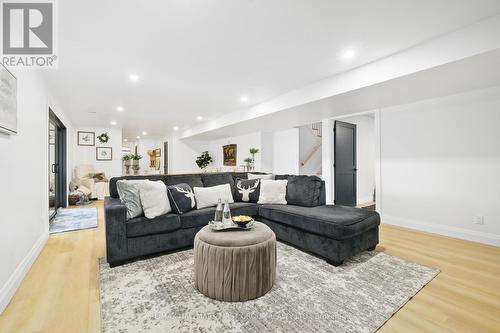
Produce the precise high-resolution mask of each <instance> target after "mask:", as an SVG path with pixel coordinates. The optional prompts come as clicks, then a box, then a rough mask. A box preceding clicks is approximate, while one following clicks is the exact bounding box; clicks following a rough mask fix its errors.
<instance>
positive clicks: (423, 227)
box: [381, 215, 500, 246]
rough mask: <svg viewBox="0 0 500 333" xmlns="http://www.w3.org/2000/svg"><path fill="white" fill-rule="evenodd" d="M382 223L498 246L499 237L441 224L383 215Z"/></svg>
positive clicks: (499, 242)
mask: <svg viewBox="0 0 500 333" xmlns="http://www.w3.org/2000/svg"><path fill="white" fill-rule="evenodd" d="M381 219H382V223H385V224H391V225H396V226H399V227H405V228H410V229H416V230H420V231H425V232H430V233H434V234H439V235H443V236H448V237H453V238H460V239H464V240H468V241H473V242H478V243H482V244H487V245H493V246H500V235H495V234H488V233H486V232H481V231H476V230H470V229H464V228H458V227H452V226H447V225H442V224H435V223H429V222H423V221H417V220H410V219H405V218H401V217H397V216H390V215H383V216H382V218H381Z"/></svg>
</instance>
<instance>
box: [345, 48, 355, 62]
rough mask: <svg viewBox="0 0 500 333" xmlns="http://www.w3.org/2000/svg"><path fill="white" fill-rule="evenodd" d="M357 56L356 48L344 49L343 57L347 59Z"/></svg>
mask: <svg viewBox="0 0 500 333" xmlns="http://www.w3.org/2000/svg"><path fill="white" fill-rule="evenodd" d="M355 57H356V51H355V50H354V49H346V50H344V51H342V58H344V59H345V60H349V59H353V58H355Z"/></svg>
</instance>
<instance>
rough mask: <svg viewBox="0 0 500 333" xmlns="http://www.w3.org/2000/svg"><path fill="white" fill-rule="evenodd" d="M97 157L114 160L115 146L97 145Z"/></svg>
mask: <svg viewBox="0 0 500 333" xmlns="http://www.w3.org/2000/svg"><path fill="white" fill-rule="evenodd" d="M95 159H96V160H97V161H112V160H113V148H111V147H96V148H95Z"/></svg>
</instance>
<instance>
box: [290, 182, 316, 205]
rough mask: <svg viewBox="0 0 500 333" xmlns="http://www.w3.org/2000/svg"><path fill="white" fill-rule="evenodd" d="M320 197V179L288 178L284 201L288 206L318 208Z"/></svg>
mask: <svg viewBox="0 0 500 333" xmlns="http://www.w3.org/2000/svg"><path fill="white" fill-rule="evenodd" d="M320 197H321V179H320V178H319V177H316V176H290V177H288V185H287V189H286V201H287V202H288V204H289V205H297V206H304V207H314V206H319V202H320Z"/></svg>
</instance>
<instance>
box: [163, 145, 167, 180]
mask: <svg viewBox="0 0 500 333" xmlns="http://www.w3.org/2000/svg"><path fill="white" fill-rule="evenodd" d="M163 173H164V174H165V175H168V142H167V141H165V142H163Z"/></svg>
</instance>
